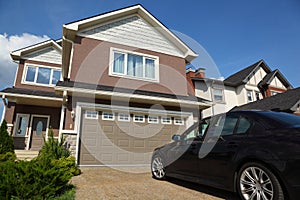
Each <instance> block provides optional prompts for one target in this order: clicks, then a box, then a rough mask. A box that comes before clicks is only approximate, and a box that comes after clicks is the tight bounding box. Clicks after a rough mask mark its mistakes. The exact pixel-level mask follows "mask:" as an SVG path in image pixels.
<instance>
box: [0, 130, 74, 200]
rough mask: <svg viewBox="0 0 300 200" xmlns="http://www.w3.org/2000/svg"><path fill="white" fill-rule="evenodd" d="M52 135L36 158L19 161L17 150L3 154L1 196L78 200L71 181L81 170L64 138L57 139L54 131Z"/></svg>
mask: <svg viewBox="0 0 300 200" xmlns="http://www.w3.org/2000/svg"><path fill="white" fill-rule="evenodd" d="M49 136H50V137H49V138H48V140H47V141H46V140H45V141H44V145H43V147H42V149H41V150H40V152H39V155H38V157H37V158H36V159H33V160H31V161H22V160H21V161H15V155H14V153H6V154H4V155H3V156H2V157H1V156H0V161H1V159H2V160H3V161H4V162H0V198H1V199H53V198H56V199H74V187H73V186H72V185H70V184H69V181H70V180H71V178H72V177H73V176H76V175H79V174H80V169H79V168H78V167H77V165H76V161H75V158H74V157H72V156H70V151H69V150H67V149H65V148H64V146H63V143H64V141H63V139H61V141H57V140H56V139H55V138H54V136H53V131H52V130H51V131H50V134H49ZM60 197H62V198H60Z"/></svg>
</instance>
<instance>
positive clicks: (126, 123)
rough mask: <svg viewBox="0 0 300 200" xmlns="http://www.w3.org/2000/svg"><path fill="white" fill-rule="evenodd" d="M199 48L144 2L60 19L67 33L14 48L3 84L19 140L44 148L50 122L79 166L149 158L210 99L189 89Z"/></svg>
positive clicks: (141, 161) (9, 116)
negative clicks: (8, 84) (7, 84)
mask: <svg viewBox="0 0 300 200" xmlns="http://www.w3.org/2000/svg"><path fill="white" fill-rule="evenodd" d="M61 46H62V47H61ZM196 57H197V55H196V54H195V53H194V52H193V51H192V50H191V49H190V48H189V47H188V46H187V45H186V44H184V43H183V42H182V41H181V40H180V39H179V38H177V37H176V35H174V34H173V33H172V32H171V31H169V30H168V29H167V28H166V27H165V26H164V25H163V24H162V23H161V22H159V21H158V20H157V19H156V18H155V17H153V16H152V15H151V14H150V13H149V12H148V11H147V10H145V9H144V8H143V7H142V6H140V5H135V6H131V7H127V8H124V9H120V10H116V11H112V12H108V13H105V14H101V15H98V16H94V17H90V18H86V19H82V20H79V21H75V22H71V23H68V24H65V25H63V36H62V41H58V42H57V41H53V40H51V41H48V42H45V44H44V43H42V44H37V45H34V46H32V47H28V48H25V49H22V50H18V51H15V52H13V53H12V58H13V59H14V60H17V61H19V63H20V64H19V67H18V71H17V74H16V77H17V78H16V82H15V84H14V87H13V88H7V89H5V90H3V91H1V93H0V94H1V95H2V97H3V99H4V100H3V101H4V102H5V104H6V108H5V109H6V113H5V119H6V120H7V121H8V123H9V124H10V127H11V133H12V135H13V137H14V141H15V145H16V148H21V149H28V150H30V149H39V148H40V147H41V145H42V142H40V141H42V140H41V139H42V135H43V133H44V134H45V135H46V136H47V134H48V129H49V127H50V126H51V127H52V129H53V130H54V132H55V136H59V137H60V136H61V135H64V136H65V137H66V140H67V145H68V147H69V148H70V150H71V151H72V153H73V154H74V155H75V156H76V158H77V161H78V163H79V165H81V166H101V165H111V166H115V165H117V166H118V165H126V166H132V165H134V166H137V165H145V164H149V163H150V156H151V154H152V151H153V150H154V149H155V148H156V147H158V146H160V145H162V144H165V143H166V142H169V141H171V136H172V135H173V134H176V133H180V132H182V131H183V130H185V129H186V128H187V127H189V126H190V125H191V124H193V123H194V122H195V121H197V120H198V119H199V118H200V117H201V114H200V113H201V112H200V111H201V110H202V109H205V108H208V107H209V106H210V104H209V103H208V101H205V100H204V99H201V98H198V97H195V96H193V95H190V94H189V92H188V91H190V88H189V85H188V84H187V81H186V78H185V70H186V64H187V63H189V62H191V61H192V60H193V59H194V58H196ZM60 58H61V59H60ZM61 62H62V63H61ZM58 72H59V76H58ZM60 72H61V74H60ZM58 79H59V80H60V81H58ZM57 81H58V82H57ZM56 82H57V83H56ZM54 91H55V93H54ZM199 110H200V111H199ZM20 140H21V142H20Z"/></svg>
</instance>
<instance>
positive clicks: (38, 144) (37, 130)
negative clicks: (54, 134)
mask: <svg viewBox="0 0 300 200" xmlns="http://www.w3.org/2000/svg"><path fill="white" fill-rule="evenodd" d="M47 126H48V117H38V116H36V117H35V116H33V117H32V129H31V141H30V150H34V151H37V150H40V149H41V148H42V146H43V144H44V137H46V131H47Z"/></svg>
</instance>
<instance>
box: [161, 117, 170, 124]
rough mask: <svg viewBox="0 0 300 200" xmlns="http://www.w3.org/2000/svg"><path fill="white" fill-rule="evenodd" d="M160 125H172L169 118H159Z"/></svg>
mask: <svg viewBox="0 0 300 200" xmlns="http://www.w3.org/2000/svg"><path fill="white" fill-rule="evenodd" d="M161 123H162V124H172V120H171V117H162V118H161Z"/></svg>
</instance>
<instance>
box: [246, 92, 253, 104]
mask: <svg viewBox="0 0 300 200" xmlns="http://www.w3.org/2000/svg"><path fill="white" fill-rule="evenodd" d="M247 100H248V102H252V101H253V97H252V91H251V90H247Z"/></svg>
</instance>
